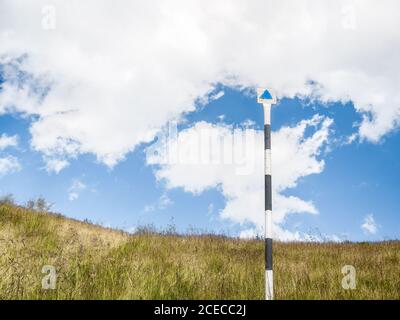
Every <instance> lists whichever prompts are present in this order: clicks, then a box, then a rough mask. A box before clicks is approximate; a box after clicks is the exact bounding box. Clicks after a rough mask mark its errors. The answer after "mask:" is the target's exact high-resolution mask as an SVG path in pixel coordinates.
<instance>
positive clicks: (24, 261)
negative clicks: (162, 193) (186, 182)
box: [0, 204, 400, 299]
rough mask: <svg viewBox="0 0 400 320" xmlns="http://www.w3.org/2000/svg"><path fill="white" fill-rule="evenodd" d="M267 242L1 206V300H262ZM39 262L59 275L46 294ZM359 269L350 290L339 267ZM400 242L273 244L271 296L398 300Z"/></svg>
mask: <svg viewBox="0 0 400 320" xmlns="http://www.w3.org/2000/svg"><path fill="white" fill-rule="evenodd" d="M263 256H264V247H263V241H259V240H252V241H245V240H239V239H233V238H228V237H222V236H214V235H203V236H202V235H192V236H191V235H186V236H179V235H176V234H174V233H173V232H167V233H166V234H156V233H155V232H152V231H151V230H142V232H139V233H137V234H135V235H128V234H126V233H123V232H119V231H115V230H110V229H104V228H101V227H99V226H95V225H91V224H88V223H83V222H78V221H73V220H70V219H66V218H63V217H60V216H56V215H52V214H48V213H44V212H38V211H34V210H28V209H25V208H20V207H15V206H13V205H11V204H2V205H0V299H263V295H264V286H263V283H264V267H263V266H264V262H263V261H264V258H263ZM44 265H53V266H54V267H55V268H56V270H57V276H58V278H57V285H56V289H55V290H44V289H42V278H43V277H44V276H45V275H44V274H42V273H41V270H42V267H43V266H44ZM344 265H353V266H354V267H355V268H356V271H357V278H356V279H357V287H356V289H355V290H344V289H343V288H342V286H341V282H342V278H343V275H342V273H341V268H342V267H343V266H344ZM399 266H400V243H399V242H381V243H358V244H355V243H342V244H334V243H324V244H321V243H276V244H275V245H274V268H275V290H276V298H277V299H399V298H400V280H399V279H400V277H399V275H400V269H399Z"/></svg>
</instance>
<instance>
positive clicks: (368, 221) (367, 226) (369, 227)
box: [361, 214, 378, 235]
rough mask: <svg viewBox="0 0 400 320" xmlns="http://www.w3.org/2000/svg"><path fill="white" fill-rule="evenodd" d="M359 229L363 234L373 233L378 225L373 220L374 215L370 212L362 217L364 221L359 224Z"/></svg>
mask: <svg viewBox="0 0 400 320" xmlns="http://www.w3.org/2000/svg"><path fill="white" fill-rule="evenodd" d="M361 229H362V230H363V231H364V233H365V234H369V235H374V234H376V233H377V231H378V225H377V223H376V222H375V219H374V216H373V215H372V214H368V215H366V216H365V218H364V222H363V224H362V225H361Z"/></svg>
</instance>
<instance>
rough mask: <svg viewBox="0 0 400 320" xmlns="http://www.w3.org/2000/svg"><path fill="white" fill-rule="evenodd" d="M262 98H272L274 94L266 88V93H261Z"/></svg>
mask: <svg viewBox="0 0 400 320" xmlns="http://www.w3.org/2000/svg"><path fill="white" fill-rule="evenodd" d="M260 99H265V100H267V99H272V95H271V94H270V93H269V91H268V90H265V91H264V93H263V94H262V95H261V97H260Z"/></svg>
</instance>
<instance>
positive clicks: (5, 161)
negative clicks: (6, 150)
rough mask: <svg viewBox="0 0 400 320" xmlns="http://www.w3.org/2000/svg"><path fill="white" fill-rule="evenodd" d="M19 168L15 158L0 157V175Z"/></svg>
mask: <svg viewBox="0 0 400 320" xmlns="http://www.w3.org/2000/svg"><path fill="white" fill-rule="evenodd" d="M20 170H21V165H20V163H19V161H18V159H17V158H15V157H13V156H7V157H5V158H0V177H1V176H4V175H6V174H10V173H14V172H17V171H20Z"/></svg>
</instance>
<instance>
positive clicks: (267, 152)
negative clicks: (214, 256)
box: [257, 88, 276, 300]
mask: <svg viewBox="0 0 400 320" xmlns="http://www.w3.org/2000/svg"><path fill="white" fill-rule="evenodd" d="M257 100H258V102H259V103H262V105H263V109H264V170H265V171H264V175H265V299H266V300H273V298H274V278H273V271H272V170H271V169H272V165H271V105H272V104H275V103H276V98H275V97H274V96H273V95H272V94H271V91H270V90H268V89H265V88H260V89H258V90H257Z"/></svg>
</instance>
